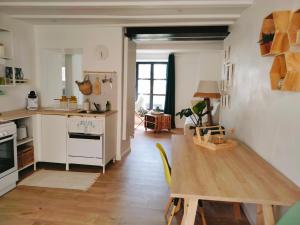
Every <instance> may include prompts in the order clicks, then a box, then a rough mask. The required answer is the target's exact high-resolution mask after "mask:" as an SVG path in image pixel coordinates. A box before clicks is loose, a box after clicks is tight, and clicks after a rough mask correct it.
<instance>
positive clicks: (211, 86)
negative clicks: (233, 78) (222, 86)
mask: <svg viewBox="0 0 300 225" xmlns="http://www.w3.org/2000/svg"><path fill="white" fill-rule="evenodd" d="M194 97H201V98H204V101H205V102H206V107H207V112H208V113H207V125H208V126H212V125H213V121H212V115H211V106H210V99H211V98H216V99H219V98H220V97H221V95H220V92H219V87H218V81H212V80H200V81H199V84H198V88H197V92H195V94H194Z"/></svg>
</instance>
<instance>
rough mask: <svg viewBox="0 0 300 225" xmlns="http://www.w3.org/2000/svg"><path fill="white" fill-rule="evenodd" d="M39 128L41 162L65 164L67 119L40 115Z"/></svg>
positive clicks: (58, 116)
mask: <svg viewBox="0 0 300 225" xmlns="http://www.w3.org/2000/svg"><path fill="white" fill-rule="evenodd" d="M41 128H42V129H41V157H40V159H41V161H42V162H51V163H66V160H67V117H66V116H60V115H42V116H41Z"/></svg>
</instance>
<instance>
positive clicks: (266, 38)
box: [258, 33, 275, 45]
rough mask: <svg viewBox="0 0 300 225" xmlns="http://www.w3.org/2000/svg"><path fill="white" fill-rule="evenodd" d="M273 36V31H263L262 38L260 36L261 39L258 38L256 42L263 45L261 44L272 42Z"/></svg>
mask: <svg viewBox="0 0 300 225" xmlns="http://www.w3.org/2000/svg"><path fill="white" fill-rule="evenodd" d="M274 36H275V34H274V33H270V34H265V33H263V34H262V38H261V40H259V42H258V43H260V44H262V45H263V44H267V43H269V42H272V41H273V39H274Z"/></svg>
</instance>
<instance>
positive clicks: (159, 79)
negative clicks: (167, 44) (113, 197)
mask: <svg viewBox="0 0 300 225" xmlns="http://www.w3.org/2000/svg"><path fill="white" fill-rule="evenodd" d="M136 74H137V88H136V91H137V98H138V97H139V96H141V95H142V96H143V99H144V101H143V105H144V107H145V108H147V109H155V108H157V107H159V108H160V110H163V109H164V107H165V99H166V87H167V63H166V62H137V64H136Z"/></svg>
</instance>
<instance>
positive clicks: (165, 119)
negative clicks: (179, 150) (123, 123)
mask: <svg viewBox="0 0 300 225" xmlns="http://www.w3.org/2000/svg"><path fill="white" fill-rule="evenodd" d="M144 126H145V131H147V129H152V130H154V133H156V132H160V131H161V130H164V129H166V130H168V131H171V115H169V114H157V115H155V114H150V113H148V114H146V115H145V121H144Z"/></svg>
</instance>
